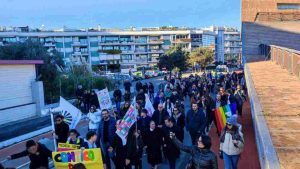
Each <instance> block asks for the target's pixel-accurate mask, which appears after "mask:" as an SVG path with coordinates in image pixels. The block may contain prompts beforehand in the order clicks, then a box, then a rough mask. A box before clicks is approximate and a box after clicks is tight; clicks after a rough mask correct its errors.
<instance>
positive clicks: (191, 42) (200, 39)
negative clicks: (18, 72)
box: [0, 28, 226, 72]
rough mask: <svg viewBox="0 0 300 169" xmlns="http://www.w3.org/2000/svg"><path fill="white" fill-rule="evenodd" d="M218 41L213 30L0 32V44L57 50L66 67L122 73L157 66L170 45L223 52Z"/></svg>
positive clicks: (152, 29) (144, 29)
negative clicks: (29, 43)
mask: <svg viewBox="0 0 300 169" xmlns="http://www.w3.org/2000/svg"><path fill="white" fill-rule="evenodd" d="M23 30H24V29H23ZM26 30H27V29H26ZM217 38H219V36H218V32H215V31H209V30H202V29H186V28H185V29H180V28H177V29H175V30H162V29H159V28H143V29H141V30H110V29H101V30H94V29H93V30H64V29H62V30H59V31H54V30H52V31H39V32H37V31H30V30H29V31H16V30H15V29H14V30H13V31H5V30H2V31H0V45H5V44H7V43H11V42H22V41H25V40H27V39H31V40H33V41H39V42H41V43H43V44H44V46H45V47H47V48H48V49H49V51H51V50H53V49H56V50H57V51H59V52H61V54H62V56H63V60H64V61H65V63H66V65H69V64H81V63H87V64H89V65H90V66H100V67H101V66H102V67H106V68H108V69H114V68H116V67H120V68H121V70H122V71H125V72H126V71H128V70H129V69H132V70H135V69H136V68H137V67H139V66H146V65H147V66H152V65H156V64H157V62H158V58H159V56H160V55H162V54H164V52H165V51H166V50H168V49H169V48H170V46H173V45H180V46H182V47H183V49H184V50H186V51H192V50H193V49H194V48H197V47H211V48H212V49H213V50H215V51H220V50H221V51H224V50H225V53H226V49H224V45H223V44H226V43H221V45H216V42H217ZM221 41H223V40H221ZM217 55H218V53H217V52H216V58H219V57H217Z"/></svg>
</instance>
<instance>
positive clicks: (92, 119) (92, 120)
mask: <svg viewBox="0 0 300 169" xmlns="http://www.w3.org/2000/svg"><path fill="white" fill-rule="evenodd" d="M87 117H88V119H89V131H94V132H97V129H98V126H99V123H100V121H101V113H100V111H97V109H96V106H91V108H90V111H89V113H88V114H87Z"/></svg>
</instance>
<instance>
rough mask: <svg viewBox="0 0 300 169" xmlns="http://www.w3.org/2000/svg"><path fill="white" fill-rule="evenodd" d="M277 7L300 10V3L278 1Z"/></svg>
mask: <svg viewBox="0 0 300 169" xmlns="http://www.w3.org/2000/svg"><path fill="white" fill-rule="evenodd" d="M277 8H278V9H279V10H300V3H299V4H294V3H278V4H277Z"/></svg>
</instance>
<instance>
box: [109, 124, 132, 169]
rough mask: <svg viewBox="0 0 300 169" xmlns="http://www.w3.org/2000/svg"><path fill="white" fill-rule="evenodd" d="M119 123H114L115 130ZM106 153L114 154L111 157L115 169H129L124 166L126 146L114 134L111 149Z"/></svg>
mask: <svg viewBox="0 0 300 169" xmlns="http://www.w3.org/2000/svg"><path fill="white" fill-rule="evenodd" d="M120 122H121V120H118V121H117V122H116V128H118V125H119V124H120ZM108 152H109V153H113V154H115V155H114V157H113V161H114V164H115V167H116V169H127V168H129V166H128V165H126V155H127V146H126V145H123V143H122V139H121V138H120V136H118V135H117V134H116V133H115V134H114V136H113V142H112V144H111V147H109V148H108Z"/></svg>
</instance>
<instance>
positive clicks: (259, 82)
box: [249, 61, 300, 169]
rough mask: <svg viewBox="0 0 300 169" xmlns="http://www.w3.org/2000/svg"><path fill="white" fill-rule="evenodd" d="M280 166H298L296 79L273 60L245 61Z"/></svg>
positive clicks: (287, 168)
mask: <svg viewBox="0 0 300 169" xmlns="http://www.w3.org/2000/svg"><path fill="white" fill-rule="evenodd" d="M249 69H250V72H251V76H252V79H253V82H254V86H255V89H256V92H257V94H258V97H259V100H260V103H261V106H262V109H263V113H264V117H265V119H266V122H267V125H268V127H269V130H270V133H271V137H272V140H273V144H274V146H275V149H276V152H277V155H278V157H279V161H280V165H281V168H282V169H299V168H300V117H299V115H300V104H299V103H300V80H299V79H298V78H297V77H296V76H292V75H289V73H288V71H287V70H285V69H282V68H281V67H280V66H279V65H276V64H275V63H273V62H270V61H265V62H256V63H249Z"/></svg>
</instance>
